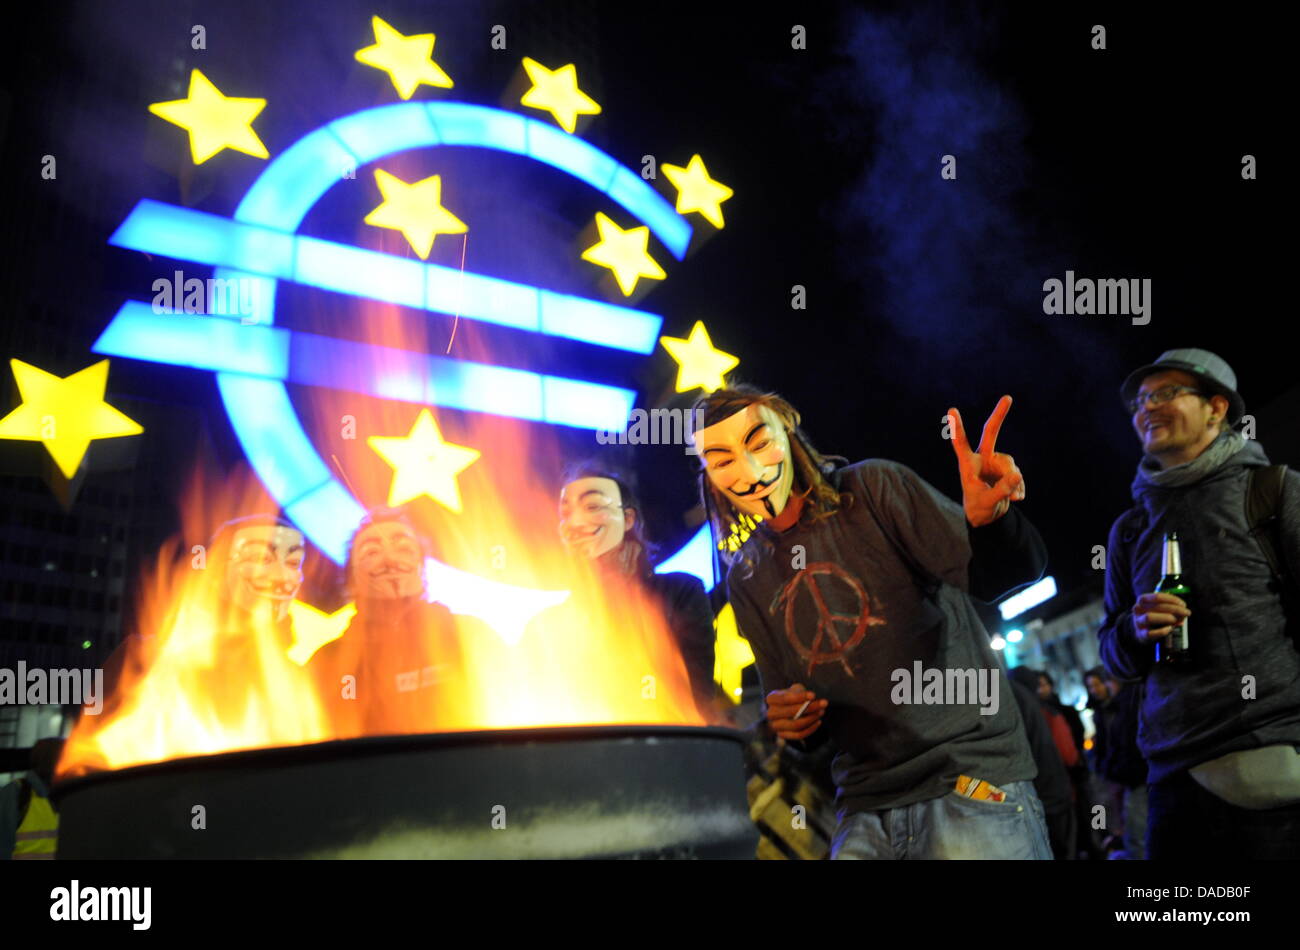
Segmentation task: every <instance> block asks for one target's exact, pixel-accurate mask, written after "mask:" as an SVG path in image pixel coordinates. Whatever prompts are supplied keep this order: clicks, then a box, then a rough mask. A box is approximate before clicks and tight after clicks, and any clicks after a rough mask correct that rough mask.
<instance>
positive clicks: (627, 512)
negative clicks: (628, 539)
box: [623, 508, 636, 531]
mask: <svg viewBox="0 0 1300 950" xmlns="http://www.w3.org/2000/svg"><path fill="white" fill-rule="evenodd" d="M634 524H636V509H635V508H624V509H623V530H624V531H631V530H632V526H633V525H634Z"/></svg>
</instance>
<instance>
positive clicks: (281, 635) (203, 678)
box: [104, 513, 307, 714]
mask: <svg viewBox="0 0 1300 950" xmlns="http://www.w3.org/2000/svg"><path fill="white" fill-rule="evenodd" d="M306 556H307V547H306V539H305V538H304V537H303V534H302V532H301V531H299V530H298V529H297V528H295V527H294V526H293V525H292V524H290V523H289V522H288V521H285V520H283V519H282V518H280V517H279V516H278V515H274V514H265V513H264V514H255V515H248V516H245V517H242V518H236V519H234V520H232V521H228V522H226V523H225V524H223V525H222V526H221V527H220V528H218V529H217V532H216V534H215V535H213V537H212V540H211V541H210V542H209V544H208V545H207V559H206V567H205V570H206V571H208V572H210V575H209V578H210V581H209V584H208V586H207V587H206V589H205V594H206V596H207V598H208V602H209V603H210V604H211V608H212V613H211V616H212V618H213V626H212V627H211V628H210V629H209V628H204V629H202V630H196V629H189V628H181V629H177V630H176V631H175V632H174V633H173V634H172V636H180V637H201V638H202V642H201V643H198V644H196V646H197V647H199V648H197V649H195V650H194V652H193V653H192V654H191V655H192V656H193V657H194V661H195V662H194V666H193V667H192V669H191V671H190V672H191V673H192V675H193V676H194V677H195V679H194V681H193V682H192V683H190V684H188V688H193V689H195V690H199V691H201V692H203V693H204V694H206V695H211V696H214V697H224V698H225V700H227V701H228V704H225V705H226V706H227V708H243V705H244V703H245V698H246V697H245V694H246V693H247V691H248V690H250V689H256V688H258V686H259V684H261V683H263V682H264V681H265V674H266V672H267V670H266V667H267V666H268V665H270V664H274V665H276V666H278V667H279V668H280V672H283V673H284V674H286V675H290V676H292V675H297V670H298V667H297V666H296V665H295V664H294V663H293V662H292V661H291V660H290V659H289V657H288V650H289V648H290V647H291V646H292V645H293V622H292V620H291V619H290V616H289V604H290V603H291V602H292V601H293V599H294V597H295V596H297V593H298V590H299V588H300V587H301V586H302V581H303V565H304V562H305V559H306ZM149 635H152V633H150V634H149ZM144 644H145V641H144V640H143V639H141V637H139V636H132V637H128V638H127V639H125V640H123V641H122V643H121V644H119V645H118V648H117V649H116V650H115V651H114V652H113V654H112V656H110V657H109V659H108V660H107V662H106V663H105V664H104V680H105V686H106V693H107V694H108V701H107V703H106V705H105V707H104V713H105V714H112V713H114V712H115V711H116V710H117V708H118V707H119V706H120V705H121V703H122V702H124V701H125V700H126V699H127V697H126V696H124V695H123V694H122V691H121V690H120V689H118V684H119V683H120V682H122V681H123V680H124V679H130V680H135V679H136V678H137V677H138V676H140V675H142V673H143V672H144V670H143V668H142V666H141V664H142V663H143V662H145V661H144V660H143V659H142V656H143V654H145V653H147V652H148V650H147V649H146V648H145V646H144ZM128 672H130V673H131V674H132V675H130V676H128Z"/></svg>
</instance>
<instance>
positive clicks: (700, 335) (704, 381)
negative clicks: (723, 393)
mask: <svg viewBox="0 0 1300 950" xmlns="http://www.w3.org/2000/svg"><path fill="white" fill-rule="evenodd" d="M659 342H660V343H662V344H663V345H664V349H666V350H667V351H668V352H669V353H670V354H671V355H672V358H673V359H675V360H676V361H677V391H678V392H679V393H684V392H686V391H687V390H690V389H694V388H695V387H696V386H699V387H700V388H701V389H703V390H704V391H705V392H706V393H711V392H713V391H714V390H715V389H721V388H722V387H723V386H725V385H726V383H725V382H724V381H723V378H722V377H723V376H724V375H726V374H727V373H728V372H730V371H731V370H733V369H735V368H736V366H737V365H739V363H740V360H739V359H738V358H736V357H734V356H732V355H731V354H730V353H724V352H722V351H721V350H715V349H714V348H713V341H712V340H710V339H709V331H708V330H706V329H704V321H702V320H696V321H695V326H693V327H691V335H690V336H689V337H687V338H686V339H684V340H683V339H681V338H680V337H675V336H662V337H660V338H659Z"/></svg>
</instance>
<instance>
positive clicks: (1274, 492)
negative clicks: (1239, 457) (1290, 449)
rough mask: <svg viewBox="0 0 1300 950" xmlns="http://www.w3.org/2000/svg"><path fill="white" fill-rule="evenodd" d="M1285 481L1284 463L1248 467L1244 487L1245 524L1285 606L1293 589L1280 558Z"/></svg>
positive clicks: (1290, 597)
mask: <svg viewBox="0 0 1300 950" xmlns="http://www.w3.org/2000/svg"><path fill="white" fill-rule="evenodd" d="M1285 481H1286V466H1285V465H1270V466H1268V467H1267V468H1254V469H1251V471H1250V481H1249V482H1248V484H1247V487H1246V526H1247V527H1248V528H1249V529H1250V534H1251V536H1252V537H1253V538H1254V539H1255V542H1256V543H1257V544H1258V545H1259V549H1260V551H1262V552H1263V554H1264V559H1265V560H1266V561H1268V569H1269V571H1270V573H1272V575H1273V579H1274V581H1275V582H1276V583H1277V585H1278V590H1279V591H1281V592H1282V595H1283V601H1284V604H1285V606H1287V607H1290V606H1291V603H1292V602H1293V600H1294V598H1295V596H1296V591H1295V584H1294V582H1293V581H1292V579H1291V576H1290V575H1289V574H1288V573H1287V570H1286V564H1285V563H1284V561H1283V558H1282V544H1281V531H1282V522H1281V519H1280V518H1279V515H1280V514H1281V511H1282V487H1283V485H1284V483H1285Z"/></svg>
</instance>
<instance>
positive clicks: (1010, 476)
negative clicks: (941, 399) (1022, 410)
mask: <svg viewBox="0 0 1300 950" xmlns="http://www.w3.org/2000/svg"><path fill="white" fill-rule="evenodd" d="M1010 411H1011V397H1010V396H1003V397H1002V398H1001V399H999V400H998V404H997V407H996V408H994V410H993V415H991V416H989V421H988V422H986V423H984V432H983V434H982V435H981V436H980V447H979V451H978V452H972V451H971V448H970V443H969V442H967V441H966V429H965V427H964V426H963V425H962V421H961V413H960V412H958V411H957V410H956V409H949V410H948V417H949V418H950V419H951V420H952V448H953V451H954V452H956V453H957V466H958V468H959V469H960V470H961V499H962V507H964V508H965V509H966V520H967V521H969V522H970V523H971V525H972V526H974V527H976V528H978V527H980V526H981V525H986V524H992V523H993V522H994V521H997V520H998V519H999V518H1001V517H1002V516H1003V515H1005V514H1006V513H1007V511H1008V510H1009V509H1010V508H1011V503H1012V502H1013V501H1021V500H1023V499H1024V497H1025V477H1024V476H1023V475H1021V474H1020V469H1018V468H1016V463H1015V460H1014V459H1013V458H1012V457H1011V456H1010V455H1006V454H1004V453H1002V452H996V451H994V447H995V446H996V444H997V441H998V432H999V431H1000V430H1001V429H1002V420H1003V419H1005V418H1006V417H1007V413H1008V412H1010Z"/></svg>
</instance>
